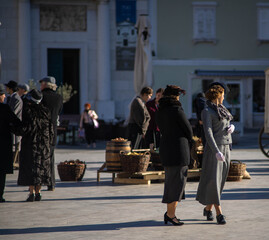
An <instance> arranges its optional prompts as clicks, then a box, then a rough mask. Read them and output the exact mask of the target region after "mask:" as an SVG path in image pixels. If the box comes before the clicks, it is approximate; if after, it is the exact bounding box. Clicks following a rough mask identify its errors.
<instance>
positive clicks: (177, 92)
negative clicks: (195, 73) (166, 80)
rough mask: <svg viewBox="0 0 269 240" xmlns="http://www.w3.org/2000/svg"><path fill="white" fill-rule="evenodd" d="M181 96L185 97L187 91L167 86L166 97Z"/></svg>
mask: <svg viewBox="0 0 269 240" xmlns="http://www.w3.org/2000/svg"><path fill="white" fill-rule="evenodd" d="M180 94H183V95H185V94H186V91H185V90H184V89H182V88H181V87H178V86H176V85H167V86H166V88H165V90H164V92H163V95H164V96H179V95H180Z"/></svg>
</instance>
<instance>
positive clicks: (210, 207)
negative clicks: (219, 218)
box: [205, 204, 213, 211]
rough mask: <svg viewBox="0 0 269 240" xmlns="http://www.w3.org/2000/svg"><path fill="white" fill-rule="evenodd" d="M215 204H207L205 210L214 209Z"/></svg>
mask: <svg viewBox="0 0 269 240" xmlns="http://www.w3.org/2000/svg"><path fill="white" fill-rule="evenodd" d="M212 208H213V204H209V205H206V207H205V210H206V211H212Z"/></svg>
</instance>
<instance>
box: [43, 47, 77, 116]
mask: <svg viewBox="0 0 269 240" xmlns="http://www.w3.org/2000/svg"><path fill="white" fill-rule="evenodd" d="M48 75H49V76H54V77H55V78H56V81H57V85H58V86H61V85H63V84H65V83H67V84H68V85H72V87H73V89H74V90H76V91H77V94H75V95H74V96H73V97H71V99H70V100H69V101H68V102H66V103H65V104H64V107H63V113H64V114H79V113H80V110H79V99H80V98H79V49H55V48H49V49H48Z"/></svg>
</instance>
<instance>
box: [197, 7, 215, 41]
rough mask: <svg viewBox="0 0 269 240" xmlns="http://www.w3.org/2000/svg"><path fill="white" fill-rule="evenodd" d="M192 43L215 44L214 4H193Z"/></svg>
mask: <svg viewBox="0 0 269 240" xmlns="http://www.w3.org/2000/svg"><path fill="white" fill-rule="evenodd" d="M192 5H193V42H194V43H199V42H212V43H216V5H217V4H216V3H214V2H193V3H192Z"/></svg>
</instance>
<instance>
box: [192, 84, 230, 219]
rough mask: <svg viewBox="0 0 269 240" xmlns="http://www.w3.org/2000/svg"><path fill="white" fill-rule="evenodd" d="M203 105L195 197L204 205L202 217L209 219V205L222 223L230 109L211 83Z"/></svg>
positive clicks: (217, 88) (220, 90)
mask: <svg viewBox="0 0 269 240" xmlns="http://www.w3.org/2000/svg"><path fill="white" fill-rule="evenodd" d="M206 98H207V102H206V106H205V108H204V110H203V111H202V122H203V127H204V132H205V137H206V145H205V148H204V156H203V165H202V174H201V178H200V183H199V186H198V191H197V196H196V200H198V201H199V202H200V203H201V204H203V205H206V207H205V208H204V216H206V217H207V220H208V221H213V214H212V208H213V205H214V207H215V210H216V215H217V223H218V224H225V223H226V221H225V217H224V215H222V211H221V206H220V198H221V193H222V190H223V187H224V184H225V181H226V178H227V175H228V172H229V167H230V144H231V143H232V139H231V133H232V132H233V131H234V125H231V124H230V121H231V120H232V119H233V117H232V115H231V114H230V112H229V111H228V110H227V109H226V108H225V107H224V106H223V105H222V103H223V100H224V88H223V87H221V86H220V85H215V86H212V87H210V88H209V90H208V91H207V92H206Z"/></svg>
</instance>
